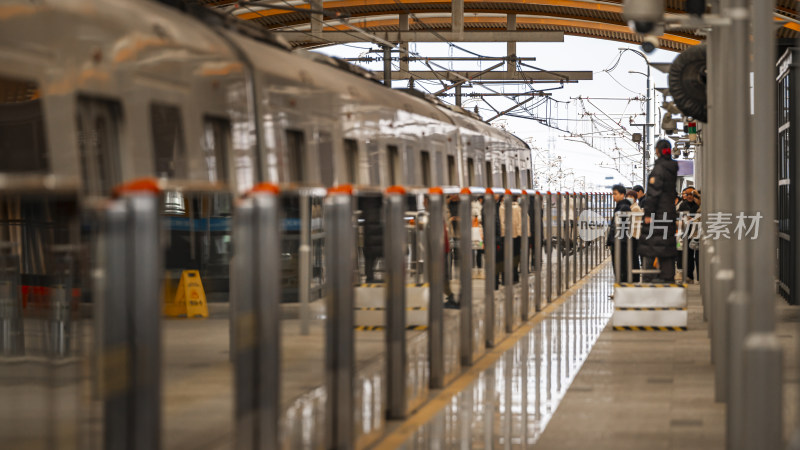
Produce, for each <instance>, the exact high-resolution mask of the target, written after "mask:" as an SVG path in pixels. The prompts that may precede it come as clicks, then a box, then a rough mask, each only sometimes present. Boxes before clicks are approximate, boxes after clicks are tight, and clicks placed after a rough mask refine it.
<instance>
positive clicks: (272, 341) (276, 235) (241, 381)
mask: <svg viewBox="0 0 800 450" xmlns="http://www.w3.org/2000/svg"><path fill="white" fill-rule="evenodd" d="M233 232H234V236H233V238H234V239H233V243H234V246H235V254H236V257H235V258H234V260H233V266H234V270H235V272H234V273H233V276H234V278H233V280H234V282H235V283H236V284H235V285H236V289H235V290H234V292H233V296H232V302H231V312H232V319H233V324H232V328H233V330H232V332H233V338H234V341H235V345H234V346H233V348H234V352H235V353H234V355H233V363H234V380H235V383H234V385H235V389H236V392H235V407H234V410H235V411H236V413H235V415H236V437H235V439H236V444H235V447H236V448H239V449H255V448H270V447H274V446H278V445H279V432H278V429H279V425H278V424H279V421H280V411H281V407H280V398H279V393H280V385H281V383H280V382H281V377H280V373H281V369H280V361H281V358H280V349H281V327H280V325H281V324H280V297H281V296H280V290H278V291H276V290H275V286H276V285H277V286H279V285H280V277H281V267H280V263H279V261H280V253H281V236H280V233H281V231H280V219H279V199H278V196H277V195H275V193H274V191H272V192H268V191H259V192H256V193H254V194H253V195H252V196H251V197H250V198H248V199H246V200H244V201H242V202H241V203H240V204H239V205H238V206H237V208H236V215H235V216H234V224H233Z"/></svg>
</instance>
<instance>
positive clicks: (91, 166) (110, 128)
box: [77, 97, 122, 195]
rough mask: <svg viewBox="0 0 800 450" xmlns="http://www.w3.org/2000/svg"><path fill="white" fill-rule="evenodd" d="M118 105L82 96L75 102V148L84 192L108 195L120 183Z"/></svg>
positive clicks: (119, 109)
mask: <svg viewBox="0 0 800 450" xmlns="http://www.w3.org/2000/svg"><path fill="white" fill-rule="evenodd" d="M121 116H122V114H121V107H120V105H119V103H118V102H114V101H108V100H97V99H90V98H85V97H81V98H79V99H78V115H77V127H78V148H79V149H80V158H81V169H82V172H83V190H84V193H87V194H92V195H110V194H111V190H112V189H113V188H114V186H116V185H117V184H119V183H120V181H121V178H122V177H121V175H120V166H119V127H120V122H121Z"/></svg>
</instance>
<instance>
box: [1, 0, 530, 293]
mask: <svg viewBox="0 0 800 450" xmlns="http://www.w3.org/2000/svg"><path fill="white" fill-rule="evenodd" d="M0 8H3V10H4V14H3V15H2V19H1V20H2V30H0V47H2V48H3V64H2V65H0V92H2V94H3V95H2V98H0V100H2V104H0V129H2V130H3V133H2V137H0V143H1V144H0V159H2V160H3V161H4V164H2V165H0V176H2V177H4V179H5V180H7V182H8V183H13V182H14V181H13V180H19V179H20V177H25V178H27V179H31V177H35V178H38V179H39V180H44V179H48V180H58V181H59V183H62V185H67V184H69V185H74V186H76V189H77V191H78V192H79V195H80V197H81V198H82V199H83V200H87V201H82V204H91V203H92V202H93V201H101V200H102V199H103V198H105V197H108V196H110V195H111V194H112V192H113V189H114V187H115V186H118V185H120V184H122V183H125V182H128V181H130V180H134V179H138V178H142V177H154V178H157V179H159V180H160V183H161V185H162V188H163V189H164V194H163V207H162V212H163V215H164V221H165V229H166V230H167V235H168V239H167V243H168V244H167V249H166V250H165V252H166V254H165V264H166V267H165V268H166V269H167V271H173V275H172V277H173V278H174V276H175V275H174V273H175V272H180V271H181V270H184V269H197V270H200V272H201V274H202V276H203V279H204V280H208V281H207V282H206V284H207V289H208V290H211V291H215V290H219V291H223V292H224V291H227V289H228V286H227V270H228V269H227V267H228V264H227V263H228V259H229V257H230V214H231V207H232V202H233V198H234V197H235V196H237V195H241V194H243V193H245V192H247V191H248V190H249V189H250V188H251V187H252V186H253V185H254V184H255V183H257V182H262V181H264V182H271V183H277V184H282V185H287V186H288V185H291V186H298V187H318V188H326V187H330V186H333V185H338V184H353V185H357V186H365V187H371V188H378V189H380V188H385V187H387V186H390V185H404V186H414V187H425V186H436V185H449V186H464V185H472V184H475V185H485V186H492V185H501V186H504V187H508V188H518V187H528V186H529V184H530V182H529V180H528V178H529V164H530V163H529V158H527V159H525V157H524V156H523V157H522V158H520V155H524V154H526V152H527V153H529V149H528V148H527V145H526V144H525V143H524V142H522V141H521V140H519V139H517V138H516V137H514V136H512V135H510V134H508V133H506V132H503V131H501V130H499V129H496V128H494V127H491V126H489V125H487V124H485V123H483V122H481V121H480V120H479V119H478V118H476V117H475V116H474V115H472V114H469V113H466V112H464V111H463V110H461V109H460V108H456V107H452V106H446V105H444V104H442V103H441V102H439V101H438V100H436V99H433V98H430V97H428V98H426V96H424V95H420V94H409V93H407V92H400V91H399V90H392V89H387V88H386V87H385V86H383V85H381V84H380V83H378V82H377V81H376V80H373V79H370V77H369V76H368V75H367V74H366V73H365V72H364V71H362V70H360V69H358V68H355V67H353V66H350V65H348V64H346V63H343V62H341V61H338V60H335V59H332V58H329V57H327V56H323V55H319V54H313V53H308V52H305V51H289V50H288V49H287V48H286V46H284V45H282V44H281V43H280V42H279V41H278V40H277V39H275V38H273V37H271V36H270V35H269V34H268V33H266V32H264V31H262V30H255V29H252V28H249V27H248V26H245V25H243V24H241V23H231V21H229V20H225V18H224V17H221V16H217V15H216V14H215V13H213V12H210V11H208V10H205V9H203V10H202V12H201V13H199V14H198V15H196V16H195V17H192V16H191V15H187V14H183V13H180V12H179V11H177V10H175V9H172V8H170V7H168V6H166V5H162V4H158V3H153V2H146V1H142V2H130V1H120V0H80V1H79V0H73V1H67V2H41V3H37V4H30V3H27V2H10V3H8V2H6V3H5V4H4V5H2V6H0ZM27 209H28V210H29V209H31V208H27ZM34 209H37V208H34ZM24 210H26V208H25V207H24V206H23V205H19V204H18V205H15V206H8V207H7V208H4V211H3V217H2V220H3V222H4V223H5V224H6V228H7V229H8V228H9V227H11V228H14V227H16V228H17V229H19V230H22V229H27V228H26V227H29V226H30V224H31V223H34V222H35V223H40V222H41V221H42V220H43V219H42V218H41V217H34V216H29V218H26V217H25V214H34V213H23V212H22V211H24ZM287 226H289V227H291V224H288V225H287ZM84 231H85V230H84ZM12 234H13V233H12ZM22 234H25V233H17V234H16V235H18V236H21V235H22ZM26 235H28V236H30V235H31V234H30V233H28V234H26ZM6 236H10V234H9V233H8V232H6ZM8 239H10V238H8ZM42 245H45V244H43V243H42V241H41V240H31V239H28V240H24V242H20V241H19V239H17V241H16V242H15V243H14V244H13V246H15V250H14V252H16V253H17V254H20V255H22V254H26V255H35V254H43V252H44V250H43V249H42V248H36V247H37V246H38V247H41V246H42ZM25 246H27V247H30V246H33V247H31V248H28V249H27V250H23V249H22V247H25ZM293 251H294V250H293V249H292V248H291V247H290V248H287V253H289V254H291V253H292V252H293ZM24 259H25V261H24V262H23V263H22V264H23V265H25V266H26V267H25V268H24V269H23V270H22V272H23V274H24V275H25V276H27V275H36V274H39V275H41V274H44V273H46V272H47V269H46V268H44V267H41V266H42V264H44V263H42V262H41V261H40V262H39V263H37V264H38V265H39V266H40V267H33V266H32V265H31V264H30V263H29V261H28V260H29V259H30V258H24ZM34 265H36V264H34ZM25 283H27V282H26V281H25V282H23V284H25Z"/></svg>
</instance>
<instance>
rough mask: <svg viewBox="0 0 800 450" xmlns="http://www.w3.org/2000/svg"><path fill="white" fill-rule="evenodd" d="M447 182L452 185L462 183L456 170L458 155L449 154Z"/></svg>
mask: <svg viewBox="0 0 800 450" xmlns="http://www.w3.org/2000/svg"><path fill="white" fill-rule="evenodd" d="M447 182H448V184H450V185H451V186H457V185H460V184H461V183H460V182H459V180H458V172H457V171H456V157H455V156H453V155H447Z"/></svg>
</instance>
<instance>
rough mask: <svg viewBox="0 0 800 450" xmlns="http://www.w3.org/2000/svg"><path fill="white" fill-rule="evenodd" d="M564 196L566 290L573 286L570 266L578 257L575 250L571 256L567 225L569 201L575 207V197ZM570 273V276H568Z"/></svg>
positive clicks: (567, 194)
mask: <svg viewBox="0 0 800 450" xmlns="http://www.w3.org/2000/svg"><path fill="white" fill-rule="evenodd" d="M564 195H565V197H564V201H565V202H566V205H565V206H566V211H564V216H565V217H564V222H565V223H566V224H567V225H566V228H567V229H566V233H564V234H565V236H564V241H565V242H564V243H565V244H566V247H567V252H566V253H567V258H566V259H567V261H566V264H564V266H565V267H564V284H566V287H567V289H569V286H570V284H575V280H574V278H571V277H570V275H572V277H574V276H575V271H574V270H571V267H570V266H571V265H574V263H575V262H577V259H576V257H577V256H578V255H577V249H576V250H575V254H574V255H573V254H572V251H573V248H572V227H570V226H569V223H570V222H569V212H570V201H572V206H573V207H574V206H575V196H574V194H573V195H570V193H569V192H565V193H564ZM570 258H571V261H570ZM570 272H571V274H570ZM570 280H571V283H570Z"/></svg>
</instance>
